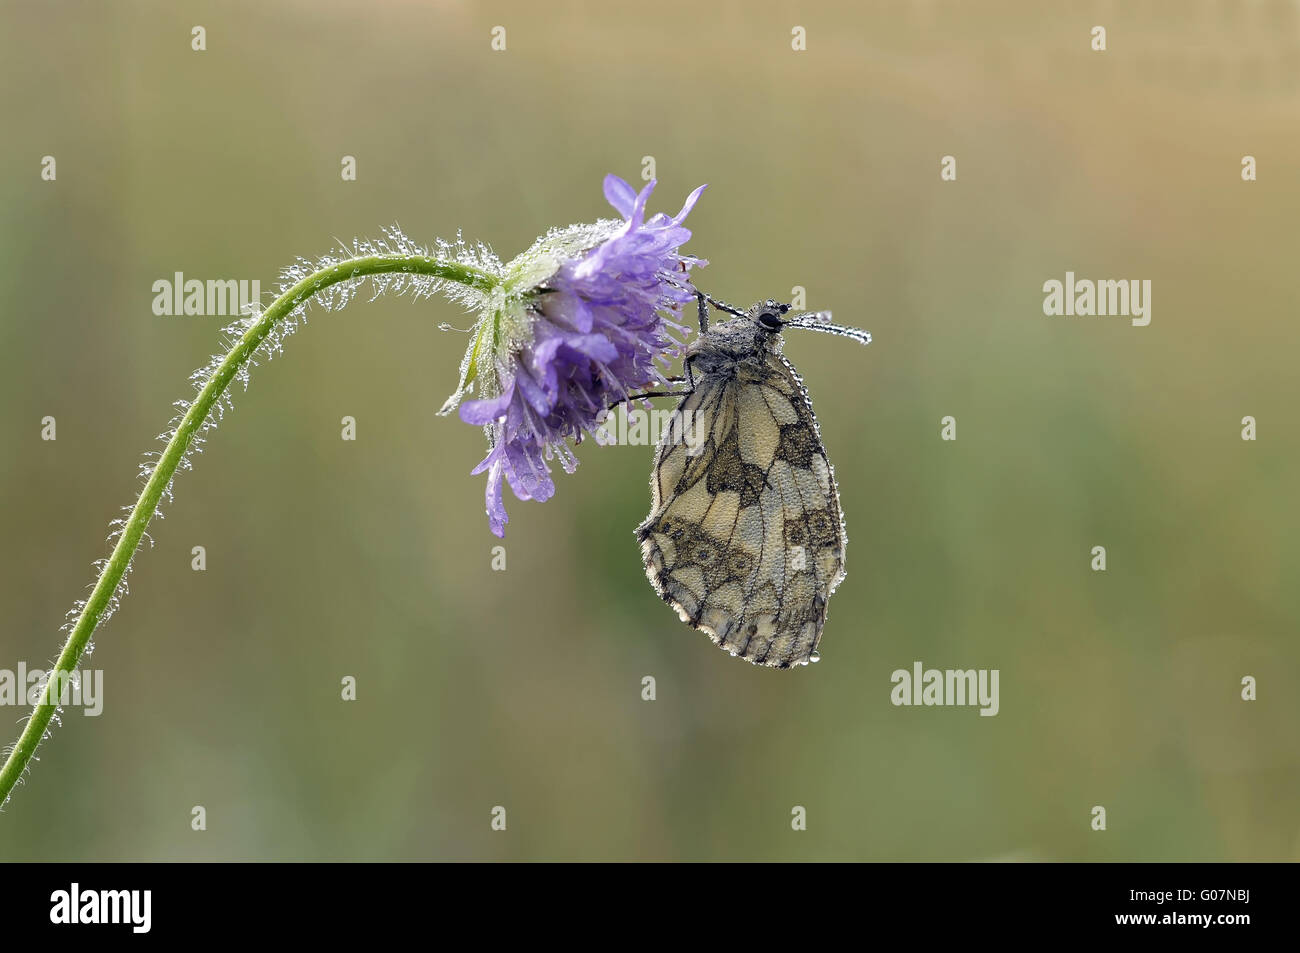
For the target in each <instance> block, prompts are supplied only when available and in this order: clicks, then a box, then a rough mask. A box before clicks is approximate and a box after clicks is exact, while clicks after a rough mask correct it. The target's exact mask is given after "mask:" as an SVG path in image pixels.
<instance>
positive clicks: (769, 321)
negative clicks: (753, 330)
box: [758, 311, 781, 331]
mask: <svg viewBox="0 0 1300 953" xmlns="http://www.w3.org/2000/svg"><path fill="white" fill-rule="evenodd" d="M758 323H759V324H761V325H762V326H763V327H765V328H767V329H768V330H769V331H778V330H780V328H781V318H780V316H779V315H778V314H777V313H776V312H775V311H764V312H763V313H762V314H760V315H759V316H758Z"/></svg>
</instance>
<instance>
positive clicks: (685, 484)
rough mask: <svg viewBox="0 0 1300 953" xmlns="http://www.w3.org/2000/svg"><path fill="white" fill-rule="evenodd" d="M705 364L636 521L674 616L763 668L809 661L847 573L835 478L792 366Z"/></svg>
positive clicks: (765, 355) (766, 356) (752, 358)
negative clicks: (646, 509)
mask: <svg viewBox="0 0 1300 953" xmlns="http://www.w3.org/2000/svg"><path fill="white" fill-rule="evenodd" d="M745 357H746V358H747V359H745V360H741V361H739V362H738V363H735V364H734V365H731V366H728V367H727V369H726V371H725V372H717V373H704V374H703V375H702V376H701V378H700V380H699V381H698V382H697V383H696V386H695V387H694V388H693V390H692V391H691V392H690V393H689V394H687V395H686V396H685V397H684V398H683V400H682V402H681V404H680V405H679V406H678V408H677V411H676V412H675V413H674V414H673V417H672V421H671V423H670V425H669V427H668V429H667V430H666V431H665V433H664V436H663V439H662V440H661V442H660V444H659V448H658V450H657V452H656V456H655V466H654V472H653V474H652V477H651V491H652V497H653V501H652V507H651V511H650V515H649V516H648V517H647V518H646V520H645V522H644V523H642V524H641V526H640V527H639V528H638V531H637V535H638V538H639V539H640V540H641V549H642V555H643V558H644V561H645V565H646V574H647V576H648V577H649V578H650V581H651V582H652V583H653V584H654V586H655V589H656V590H657V591H658V592H659V594H660V595H661V596H662V597H663V598H664V599H665V600H666V601H668V602H669V603H670V604H672V605H673V607H674V608H676V609H677V611H678V614H679V615H680V616H681V617H682V619H683V621H686V622H689V623H690V624H692V625H694V626H695V627H696V628H699V629H701V630H703V631H704V632H706V633H707V634H708V635H709V637H710V638H711V639H713V641H714V642H716V643H717V644H718V646H719V647H720V648H722V649H724V650H726V651H728V652H730V653H731V654H733V655H738V656H740V657H742V658H745V659H747V660H748V661H750V662H754V663H755V664H759V665H767V666H771V667H775V668H787V667H789V666H791V665H800V664H804V663H806V662H808V661H809V660H810V659H812V658H813V656H814V653H815V651H816V649H817V644H818V642H819V640H820V638H821V632H822V627H823V626H824V624H825V621H826V604H827V602H828V600H829V598H830V595H831V593H832V592H833V591H834V589H835V587H836V586H837V585H838V584H839V582H840V580H841V579H843V577H844V548H845V537H844V527H843V523H842V519H841V515H840V505H839V498H838V494H837V491H836V487H835V480H834V475H833V473H832V471H831V466H830V462H829V461H828V460H827V457H826V451H825V449H824V448H823V446H822V442H821V436H820V434H819V432H818V428H817V422H816V418H815V417H814V416H813V412H812V405H811V403H810V401H809V399H808V395H807V392H806V390H805V389H804V387H803V384H802V382H801V381H800V379H799V376H798V374H797V373H796V372H795V370H794V367H793V366H792V365H791V364H790V363H789V362H788V361H787V360H786V359H785V358H784V357H782V356H781V355H780V354H779V353H777V352H776V351H775V350H762V351H756V352H755V353H754V354H753V355H745Z"/></svg>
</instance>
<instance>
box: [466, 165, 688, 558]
mask: <svg viewBox="0 0 1300 953" xmlns="http://www.w3.org/2000/svg"><path fill="white" fill-rule="evenodd" d="M654 186H655V183H654V182H653V181H652V182H650V183H648V184H647V185H646V187H645V188H644V189H642V190H641V192H640V193H637V192H635V191H634V190H633V189H632V187H631V186H630V185H628V184H627V183H626V182H624V181H623V180H622V179H620V178H619V177H618V176H614V175H609V176H606V177H605V198H606V199H608V200H609V204H610V205H612V206H614V208H615V209H617V210H618V212H619V213H620V214H621V215H622V216H623V218H624V219H625V221H623V222H621V223H619V222H604V223H600V224H598V225H596V226H576V227H575V228H573V229H567V230H562V231H557V232H553V233H551V234H550V235H548V236H546V237H545V238H543V239H540V240H539V241H538V244H537V245H535V246H534V248H533V249H532V250H531V251H530V252H529V253H526V254H525V255H523V256H520V259H517V260H516V262H513V263H511V266H508V267H507V269H506V270H507V274H508V275H509V274H511V273H513V274H516V275H519V276H521V277H523V276H526V277H527V279H528V286H527V287H524V288H520V289H518V290H515V291H513V292H512V291H511V290H510V289H509V278H507V300H506V301H505V303H504V304H502V305H501V306H500V308H499V309H498V311H497V312H496V314H495V315H494V316H493V317H492V318H485V320H495V322H496V323H495V324H494V326H493V328H492V336H491V337H490V338H489V340H490V341H491V342H492V343H493V345H494V346H493V349H492V350H493V352H494V353H493V358H494V359H493V361H492V369H493V370H494V371H495V374H488V375H483V374H479V377H480V379H481V378H483V377H484V376H487V377H489V380H488V382H487V387H488V388H489V390H488V393H490V394H492V396H488V397H485V398H483V399H480V400H471V401H467V402H466V403H464V404H462V405H461V407H460V418H461V420H463V421H465V422H466V423H468V424H479V425H482V426H484V427H485V428H486V429H487V432H488V440H489V444H490V449H489V451H488V455H487V456H486V457H484V459H483V461H482V462H481V463H480V464H479V465H478V466H477V467H475V469H474V471H473V472H474V473H476V474H477V473H484V472H486V473H487V515H488V522H489V524H490V526H491V528H492V532H493V533H495V534H496V535H497V536H504V535H505V524H506V522H507V521H508V517H507V516H506V509H505V504H504V503H503V501H502V486H501V484H502V480H503V479H504V480H505V481H506V482H508V483H509V484H510V489H511V490H512V491H513V492H514V494H515V496H516V497H518V498H519V499H521V500H538V501H543V500H548V499H550V498H551V496H553V495H554V493H555V484H554V482H553V481H552V480H551V469H550V466H549V465H548V463H547V461H548V460H550V459H551V458H552V457H556V458H558V459H559V461H560V464H561V466H563V467H564V469H565V472H567V473H572V472H573V471H574V469H575V468H576V467H577V465H578V461H577V458H576V457H575V456H574V455H573V451H572V450H571V449H570V448H569V446H568V444H567V443H566V438H572V439H573V440H574V441H575V442H576V441H580V440H581V439H582V435H583V434H584V433H593V432H594V431H595V429H596V428H597V427H598V426H599V423H600V418H601V417H602V416H603V415H604V413H605V411H606V410H607V409H608V408H609V407H610V406H611V405H612V404H615V403H617V402H619V401H622V400H625V399H626V398H627V397H628V396H629V395H630V394H634V393H636V392H637V391H638V390H640V389H643V388H645V387H646V386H648V385H653V384H656V383H658V384H662V383H665V377H664V375H663V372H662V370H661V367H666V366H667V364H668V359H669V357H670V356H671V355H674V354H676V353H677V348H678V345H679V341H678V340H677V339H676V338H674V337H673V336H672V335H671V334H670V331H677V332H680V333H685V332H686V331H687V329H686V328H685V327H683V326H682V325H681V324H679V323H677V322H675V321H672V320H670V319H668V318H666V317H664V316H663V315H662V314H661V312H663V311H675V310H678V309H680V308H681V306H682V305H684V304H686V303H688V302H692V301H694V300H695V296H694V293H693V292H692V291H691V290H690V280H689V277H688V272H689V269H690V268H691V267H692V266H693V265H702V264H705V262H704V261H703V260H701V259H698V258H692V257H689V256H685V255H682V254H681V253H680V252H679V249H680V248H681V246H682V244H683V243H685V241H686V240H687V239H688V238H690V237H691V233H690V231H689V230H688V229H686V228H684V227H682V222H683V221H684V220H685V218H686V216H687V214H688V213H689V212H690V210H691V208H692V207H693V206H694V205H695V202H696V200H697V199H698V198H699V196H700V193H701V192H702V191H703V190H704V186H700V188H698V189H696V190H695V191H694V192H692V193H691V194H690V196H688V197H687V199H686V204H685V205H683V206H682V210H681V211H680V212H678V213H677V215H676V216H675V217H672V218H669V217H668V216H667V215H665V214H663V213H662V212H660V213H657V214H655V215H653V216H651V217H650V218H648V219H647V218H646V215H645V207H646V200H647V199H648V198H649V197H650V193H651V191H653V189H654ZM539 272H540V274H539ZM512 306H513V307H512ZM476 346H477V339H476ZM471 350H473V348H472V349H471ZM473 360H474V358H473V356H472V355H471V356H468V357H467V364H468V363H473ZM492 377H494V378H495V381H493V380H491V379H490V378H492ZM482 392H483V391H480V393H482Z"/></svg>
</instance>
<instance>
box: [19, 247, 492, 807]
mask: <svg viewBox="0 0 1300 953" xmlns="http://www.w3.org/2000/svg"><path fill="white" fill-rule="evenodd" d="M393 273H401V274H410V275H428V276H430V277H433V278H437V279H441V280H443V281H447V282H452V283H454V284H458V285H464V286H467V287H470V288H475V289H477V290H479V291H484V292H486V291H491V290H492V289H493V288H495V287H496V285H497V282H498V279H497V278H496V277H495V276H493V275H491V274H489V273H487V272H486V271H482V270H480V269H477V268H474V267H471V266H469V265H466V264H462V263H459V262H454V261H447V260H445V259H442V258H434V257H430V256H426V255H366V256H362V257H358V258H351V259H348V260H346V261H342V262H338V263H337V264H334V265H331V266H329V267H326V268H322V269H320V270H319V271H316V272H314V273H312V274H310V275H308V276H307V277H305V278H303V279H302V280H301V281H299V282H298V283H297V284H295V285H293V287H291V288H289V289H288V290H287V291H285V292H284V293H283V294H281V295H280V297H278V298H276V299H275V301H273V302H272V303H271V305H270V306H269V307H267V309H266V310H265V311H263V312H262V314H261V316H260V317H259V318H258V320H257V321H256V323H254V324H253V325H252V326H251V327H249V329H248V330H247V331H246V332H245V333H244V335H243V337H242V338H240V340H239V342H238V343H237V344H235V346H234V347H232V348H231V349H230V350H229V351H228V352H227V353H226V356H225V358H224V359H223V360H222V361H221V363H220V365H218V367H217V369H216V371H215V372H214V373H213V374H212V376H211V377H210V378H209V379H208V381H207V383H206V384H205V385H204V386H203V388H202V389H201V390H200V391H199V393H198V396H197V397H196V398H195V400H194V402H193V403H192V404H190V406H189V409H188V410H187V411H186V413H185V416H184V417H183V418H182V419H181V422H180V424H179V425H178V426H177V427H176V430H175V432H174V433H173V434H172V436H171V439H170V440H169V441H168V442H167V446H166V448H165V449H164V450H163V452H162V455H161V456H160V457H159V459H158V462H157V465H156V466H155V467H154V469H153V472H152V473H151V474H150V476H149V479H148V481H147V482H146V483H145V486H144V490H143V491H141V493H140V498H139V499H138V500H137V501H136V503H135V506H133V507H132V509H131V514H130V516H129V517H128V518H127V519H126V521H125V524H124V526H123V529H122V533H121V535H120V536H119V537H118V540H117V544H116V545H115V546H114V547H113V552H112V554H111V555H110V556H109V558H108V561H107V562H106V563H105V564H104V567H103V569H102V571H101V572H100V574H99V578H98V579H97V580H96V582H95V587H94V589H93V590H92V591H91V594H90V598H89V599H87V600H86V604H85V606H84V607H83V608H82V610H81V613H80V614H79V615H78V616H77V621H76V623H75V625H73V627H72V631H71V632H70V633H69V635H68V640H67V642H66V643H64V646H63V651H62V652H61V653H60V654H59V659H58V662H56V663H55V670H54V671H53V672H51V673H50V675H49V677H48V679H47V681H46V684H45V688H44V690H43V691H42V693H41V698H40V701H39V702H38V703H37V704H36V705H35V707H34V708H33V709H32V714H31V717H30V718H29V719H28V720H27V725H26V727H24V729H23V733H22V735H21V736H19V738H18V742H17V744H15V745H14V747H13V750H12V751H10V753H9V757H8V758H7V759H6V760H5V764H4V768H3V769H0V805H3V804H4V803H5V801H6V800H7V799H8V797H9V794H10V792H11V791H12V790H13V787H14V785H15V784H17V783H18V779H19V778H20V777H22V774H23V771H24V770H25V769H26V768H27V765H28V764H29V763H30V761H31V759H32V755H33V754H35V752H36V746H37V745H38V744H40V742H41V739H42V738H43V737H44V735H45V730H46V728H48V727H49V723H50V719H51V718H53V717H54V712H55V711H56V710H57V708H58V697H57V695H58V692H59V687H60V686H61V685H62V684H63V683H64V682H65V680H66V678H67V677H68V676H65V675H62V674H61V673H73V672H75V671H76V668H77V664H78V663H79V662H80V660H81V656H82V653H84V652H85V650H86V645H87V644H88V643H89V641H90V637H91V635H93V634H94V632H95V628H96V626H97V625H98V624H99V621H100V618H101V616H102V615H103V614H104V610H105V608H106V607H107V606H108V605H109V603H110V600H111V599H112V598H113V594H114V593H115V592H116V591H117V587H118V585H119V584H120V583H121V581H122V576H123V575H124V574H125V573H126V570H127V567H128V566H129V565H130V563H131V557H132V556H133V555H134V553H135V550H136V547H137V546H138V545H139V544H140V540H141V538H142V537H143V536H144V532H145V530H146V529H147V528H148V526H149V522H150V521H151V520H152V519H153V517H154V514H155V513H156V512H157V511H158V503H159V501H160V500H161V499H162V496H163V493H164V491H165V490H166V489H167V486H168V484H169V483H170V482H171V479H172V477H173V476H174V475H175V473H176V468H177V466H178V465H179V464H180V462H181V460H182V459H183V458H184V456H185V452H186V450H187V449H189V446H190V442H191V441H192V440H193V439H194V436H195V434H197V433H198V432H199V430H200V428H202V426H203V424H204V422H205V421H206V420H207V418H208V415H209V414H210V413H211V412H212V409H213V407H214V406H215V405H216V404H217V402H218V401H219V400H220V399H221V397H222V395H223V394H224V393H225V392H226V389H227V388H228V387H229V386H230V382H231V381H232V380H233V379H234V378H235V375H236V374H238V372H239V370H240V368H242V367H243V366H244V365H245V364H247V363H248V361H249V359H250V358H251V357H252V355H253V352H254V351H255V350H256V349H257V347H258V345H259V344H261V343H262V341H263V340H265V339H266V336H267V335H268V334H270V333H271V331H272V329H273V328H274V327H275V326H276V324H277V323H279V322H280V321H283V320H284V318H285V317H286V316H288V315H290V314H292V313H293V312H294V311H295V309H297V308H298V307H299V306H300V305H302V304H303V303H305V302H306V301H308V300H309V299H310V298H311V297H312V296H313V295H315V294H317V293H318V292H320V291H322V290H324V289H326V288H328V287H330V286H331V285H336V284H338V283H340V282H344V281H350V280H354V279H359V278H364V277H366V276H368V275H382V274H393Z"/></svg>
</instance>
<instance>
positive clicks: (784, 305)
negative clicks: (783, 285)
mask: <svg viewBox="0 0 1300 953" xmlns="http://www.w3.org/2000/svg"><path fill="white" fill-rule="evenodd" d="M777 310H778V311H780V312H781V313H782V314H785V313H786V312H787V311H789V310H790V306H789V305H788V304H783V305H781V307H780V308H778V309H777Z"/></svg>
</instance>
